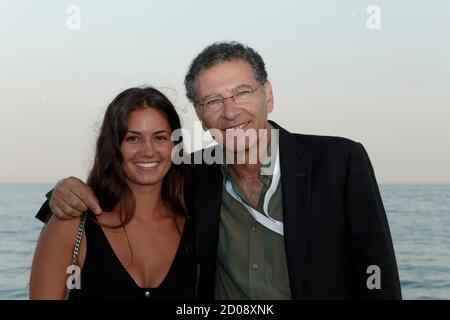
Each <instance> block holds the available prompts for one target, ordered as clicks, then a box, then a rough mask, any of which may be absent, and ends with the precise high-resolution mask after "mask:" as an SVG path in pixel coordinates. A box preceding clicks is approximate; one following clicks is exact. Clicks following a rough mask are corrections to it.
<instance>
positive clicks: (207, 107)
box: [197, 85, 259, 112]
mask: <svg viewBox="0 0 450 320" xmlns="http://www.w3.org/2000/svg"><path fill="white" fill-rule="evenodd" d="M258 88H259V85H257V86H256V87H255V88H252V87H250V86H248V87H241V88H239V89H238V90H237V91H236V92H235V93H234V94H233V95H231V96H229V97H213V98H210V99H209V100H206V101H205V102H203V103H199V104H198V105H197V106H198V107H200V108H201V110H202V111H206V112H215V111H219V110H220V109H222V107H223V106H224V104H225V100H226V99H231V100H233V102H234V103H235V104H245V103H247V102H250V101H251V100H252V97H253V92H255V91H256V90H258Z"/></svg>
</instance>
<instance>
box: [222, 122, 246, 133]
mask: <svg viewBox="0 0 450 320" xmlns="http://www.w3.org/2000/svg"><path fill="white" fill-rule="evenodd" d="M249 123H250V121H247V122H244V123H241V124H240V125H237V126H233V127H228V128H225V131H231V130H237V129H244V127H245V126H246V125H248V124H249Z"/></svg>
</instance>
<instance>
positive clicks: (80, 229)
mask: <svg viewBox="0 0 450 320" xmlns="http://www.w3.org/2000/svg"><path fill="white" fill-rule="evenodd" d="M86 217H87V214H86V212H85V213H83V214H82V215H81V220H80V225H79V226H78V232H77V238H76V241H75V248H74V249H73V254H72V265H76V264H77V260H78V254H79V253H80V244H81V238H82V237H83V232H84V224H85V223H86Z"/></svg>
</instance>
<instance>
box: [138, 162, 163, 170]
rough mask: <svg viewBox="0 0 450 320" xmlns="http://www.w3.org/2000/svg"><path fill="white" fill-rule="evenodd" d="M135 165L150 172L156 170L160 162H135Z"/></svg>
mask: <svg viewBox="0 0 450 320" xmlns="http://www.w3.org/2000/svg"><path fill="white" fill-rule="evenodd" d="M134 164H135V165H136V167H138V168H139V169H142V170H147V171H148V170H152V169H154V168H155V167H156V166H157V165H158V164H159V162H135V163H134Z"/></svg>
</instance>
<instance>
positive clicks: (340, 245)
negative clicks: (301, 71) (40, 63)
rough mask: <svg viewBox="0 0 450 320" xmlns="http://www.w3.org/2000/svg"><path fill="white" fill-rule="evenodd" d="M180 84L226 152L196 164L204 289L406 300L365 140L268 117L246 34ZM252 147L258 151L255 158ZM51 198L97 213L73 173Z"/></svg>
mask: <svg viewBox="0 0 450 320" xmlns="http://www.w3.org/2000/svg"><path fill="white" fill-rule="evenodd" d="M185 85H186V92H187V97H188V98H189V100H190V101H191V102H192V103H193V105H194V107H195V111H196V113H197V115H198V117H199V119H200V120H201V122H202V125H203V127H204V129H215V130H214V137H215V138H216V140H217V142H218V143H219V146H221V147H222V148H223V150H224V153H225V154H227V155H229V154H231V157H228V156H227V161H225V163H224V164H217V163H216V164H205V163H201V164H194V165H191V166H190V178H189V181H188V183H187V186H188V190H187V191H188V195H189V199H190V203H191V205H190V211H191V212H190V213H191V214H192V215H193V216H194V219H195V221H196V228H197V229H196V233H197V241H198V247H199V261H200V279H199V284H198V296H199V298H201V299H213V298H216V299H352V298H362V299H400V298H401V290H400V283H399V277H398V270H397V264H396V260H395V254H394V250H393V245H392V240H391V236H390V231H389V226H388V222H387V219H386V214H385V211H384V208H383V204H382V201H381V197H380V193H379V190H378V186H377V182H376V179H375V175H374V172H373V169H372V166H371V163H370V160H369V157H368V155H367V153H366V151H365V150H364V148H363V146H362V145H361V144H359V143H356V142H353V141H351V140H348V139H344V138H338V137H321V136H309V135H302V134H292V133H289V132H288V131H286V130H284V129H283V128H281V127H280V126H279V125H278V124H276V123H274V122H271V121H268V120H267V117H268V113H270V112H271V111H272V109H273V93H272V86H271V84H270V82H269V81H268V80H267V72H266V70H265V65H264V62H263V60H262V58H261V56H260V55H259V54H258V53H257V52H255V51H254V50H253V49H251V48H249V47H246V46H244V45H242V44H240V43H236V42H226V43H215V44H213V45H211V46H208V47H207V48H205V49H204V50H203V52H201V53H200V54H199V55H198V56H197V57H196V58H195V59H194V60H193V62H192V64H191V66H190V69H189V71H188V73H187V75H186V78H185ZM251 132H256V134H255V135H251V134H248V135H247V133H251ZM274 132H277V133H278V135H274V134H273V133H274ZM240 135H246V139H239V137H240ZM216 149H217V148H216ZM255 150H262V151H263V152H262V155H263V156H262V157H259V158H257V161H256V162H252V161H250V160H251V159H252V154H254V152H255ZM210 153H211V150H210V149H207V150H201V151H199V154H201V155H203V156H204V155H205V154H210ZM193 158H196V157H195V156H194V157H193ZM238 158H240V159H241V160H242V159H243V161H241V162H239V161H237V160H238ZM267 159H269V160H270V161H267ZM228 160H231V161H228ZM267 163H270V166H271V168H272V169H271V171H269V172H270V174H265V173H264V172H263V169H265V168H266V164H267ZM49 206H50V209H51V211H52V212H53V213H54V214H56V215H58V216H59V217H61V218H68V217H70V216H78V215H80V214H81V213H82V212H84V211H85V210H87V208H88V207H89V208H91V209H92V210H93V211H95V210H96V209H97V210H99V211H101V210H100V208H99V206H98V204H97V201H96V199H95V196H94V195H93V194H92V192H91V191H90V189H89V187H88V186H86V185H84V184H83V183H82V182H81V181H80V180H78V179H76V178H68V179H65V180H62V181H61V182H60V183H58V185H57V186H56V188H55V190H54V192H53V195H52V197H51V199H50V202H49ZM42 210H43V211H46V210H48V209H46V206H45V205H44V206H43V209H42Z"/></svg>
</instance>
